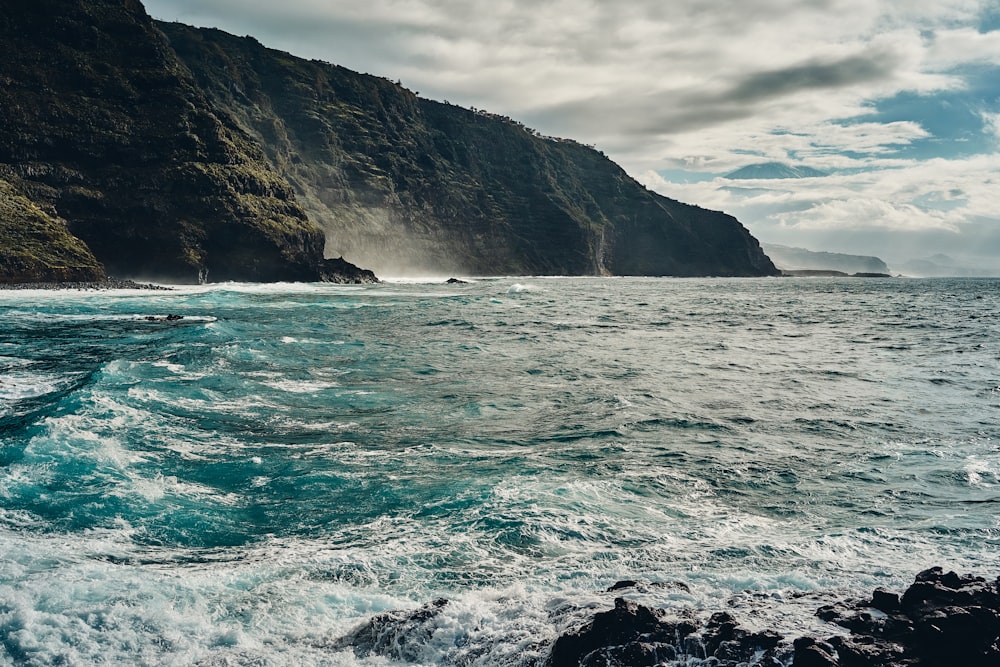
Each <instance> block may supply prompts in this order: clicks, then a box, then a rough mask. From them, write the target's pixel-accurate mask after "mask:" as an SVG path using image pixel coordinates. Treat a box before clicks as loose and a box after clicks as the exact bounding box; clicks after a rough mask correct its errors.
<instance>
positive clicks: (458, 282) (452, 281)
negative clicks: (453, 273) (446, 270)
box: [445, 278, 469, 285]
mask: <svg viewBox="0 0 1000 667" xmlns="http://www.w3.org/2000/svg"><path fill="white" fill-rule="evenodd" d="M445 283H446V284H448V285H468V284H469V281H468V280H461V279H460V278H448V280H446V281H445Z"/></svg>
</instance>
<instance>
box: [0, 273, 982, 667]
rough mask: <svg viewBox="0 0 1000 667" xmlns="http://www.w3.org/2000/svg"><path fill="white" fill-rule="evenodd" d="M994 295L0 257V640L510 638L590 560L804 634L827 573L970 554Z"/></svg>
mask: <svg viewBox="0 0 1000 667" xmlns="http://www.w3.org/2000/svg"><path fill="white" fill-rule="evenodd" d="M998 312H1000V281H996V280H975V279H962V280H947V279H936V280H916V279H849V278H844V279H838V278H822V279H808V278H806V279H797V278H786V279H774V278H771V279H650V278H516V279H514V278H503V279H480V280H475V281H473V282H470V283H469V284H444V283H443V282H440V281H439V282H434V283H431V282H425V283H418V282H387V283H383V284H379V285H371V286H336V285H306V284H276V285H251V284H218V285H210V286H198V287H180V288H176V289H174V290H172V291H155V292H154V291H138V290H136V291H129V290H120V291H119V290H112V291H0V664H3V665H97V664H112V665H119V664H120V665H357V664H361V665H389V664H426V665H533V664H539V663H540V662H541V661H543V660H544V659H545V657H546V655H547V650H548V647H549V645H550V644H551V642H552V640H553V639H554V638H555V637H556V636H557V635H559V633H561V632H563V631H565V630H566V629H568V628H572V627H575V625H578V624H579V623H580V622H582V620H581V619H584V618H585V617H586V614H587V613H589V612H592V611H594V610H600V609H607V608H610V607H611V605H612V600H613V598H614V597H616V596H619V595H622V593H621V592H614V593H609V592H607V591H608V588H609V587H610V586H611V585H612V584H614V583H615V582H616V581H619V580H623V579H634V580H639V581H642V582H646V583H647V584H648V585H645V586H642V587H638V588H635V589H632V590H631V592H629V593H628V594H627V595H626V597H630V599H635V600H637V601H642V602H644V603H648V604H652V605H656V606H657V607H660V608H664V609H667V610H668V611H671V612H675V613H677V614H687V615H693V616H705V615H708V614H711V613H712V612H715V611H729V612H730V613H732V614H733V615H734V616H735V617H736V618H737V619H739V620H740V621H741V622H742V623H744V624H745V625H747V626H750V627H754V626H759V627H770V628H776V629H778V630H779V631H787V632H790V633H797V634H804V633H810V632H816V633H820V634H821V635H823V633H826V635H828V634H829V633H831V632H833V630H832V629H831V628H829V627H825V625H826V624H824V623H823V622H822V621H821V620H819V619H818V618H816V616H815V614H814V612H815V610H816V608H817V606H819V604H822V603H823V600H826V599H829V598H830V596H850V595H856V596H863V595H865V594H866V593H867V594H870V592H871V590H872V589H873V588H875V587H876V586H884V587H887V588H890V589H897V590H898V589H901V588H902V587H905V585H906V584H908V583H909V582H911V581H912V580H913V576H914V575H915V573H916V572H918V571H920V570H923V569H925V568H927V567H930V566H932V565H941V566H942V567H944V568H945V569H946V570H947V569H953V570H957V571H960V572H972V573H975V574H981V575H983V576H987V577H991V578H992V577H995V576H996V575H997V574H1000V572H998V570H1000V567H998V566H1000V530H998V529H1000V520H998V515H1000V511H998V510H1000V441H998V423H1000V422H998V417H1000V320H998V316H997V314H998ZM168 314H173V315H179V316H181V319H171V320H167V319H166V318H165V316H166V315H168ZM439 598H445V599H447V600H448V601H449V602H448V604H447V605H445V606H443V607H442V608H441V611H440V613H439V614H438V615H437V616H436V617H435V619H434V621H433V623H432V624H431V626H430V629H429V630H426V629H425V631H424V632H423V633H422V634H421V633H417V634H416V635H413V636H408V637H406V638H405V640H404V639H400V640H399V641H396V642H395V643H392V642H390V643H391V644H392V646H390V647H388V648H387V649H386V650H384V651H381V652H379V653H377V654H372V655H369V654H367V653H364V652H360V651H357V650H355V649H352V648H351V647H349V646H345V645H344V644H343V643H342V642H340V638H341V637H343V636H344V635H346V634H348V633H350V632H351V631H352V630H353V629H355V628H357V627H358V626H360V625H361V624H363V623H365V622H366V621H367V620H368V619H370V618H371V617H373V616H374V615H377V614H380V613H382V612H387V611H391V610H413V609H417V608H419V607H421V606H422V605H425V604H427V603H430V602H432V601H433V600H435V599H439ZM823 636H825V635H823ZM684 664H697V661H694V662H690V661H689V662H686V663H684Z"/></svg>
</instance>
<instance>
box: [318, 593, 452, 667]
mask: <svg viewBox="0 0 1000 667" xmlns="http://www.w3.org/2000/svg"><path fill="white" fill-rule="evenodd" d="M447 604H448V601H447V600H445V599H444V598H439V599H437V600H434V601H433V602H430V603H428V604H425V605H424V606H422V607H420V608H419V609H417V610H414V611H390V612H386V613H384V614H379V615H377V616H375V617H373V618H372V619H371V620H369V621H368V622H367V623H365V624H364V625H362V626H361V627H359V628H357V629H356V630H354V631H353V632H351V633H350V634H349V635H346V636H344V637H342V638H341V639H339V640H338V641H337V642H335V643H334V646H333V648H337V649H345V648H351V649H353V650H354V653H355V655H357V656H358V657H368V656H372V655H379V656H383V657H386V658H390V659H393V660H405V661H410V662H419V661H420V659H421V655H422V653H423V650H424V647H425V646H426V645H427V643H428V641H430V639H431V637H432V636H433V634H434V631H435V630H436V629H437V624H436V621H437V618H438V616H439V615H440V614H441V611H442V610H443V609H444V607H445V606H446V605H447Z"/></svg>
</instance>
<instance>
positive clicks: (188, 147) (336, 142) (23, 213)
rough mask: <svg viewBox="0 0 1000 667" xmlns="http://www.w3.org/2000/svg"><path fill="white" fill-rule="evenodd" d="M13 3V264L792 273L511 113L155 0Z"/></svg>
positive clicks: (3, 248) (9, 194) (204, 272)
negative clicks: (199, 19)
mask: <svg viewBox="0 0 1000 667" xmlns="http://www.w3.org/2000/svg"><path fill="white" fill-rule="evenodd" d="M0 17H2V18H3V20H2V21H0V83H2V85H0V104H2V106H3V109H4V118H3V122H2V123H0V281H2V282H62V281H83V282H88V281H100V280H104V279H105V278H107V276H108V275H113V276H116V277H118V278H130V279H136V280H147V281H153V282H174V283H198V282H211V281H225V280H240V281H318V280H330V281H335V282H370V281H372V280H375V279H376V278H375V273H380V274H389V275H392V274H395V275H408V274H421V273H422V274H433V275H497V274H508V275H510V274H549V275H553V274H562V275H647V276H659V275H664V276H667V275H669V276H706V275H714V276H767V275H777V274H778V270H777V268H776V267H775V266H774V265H773V264H772V262H771V260H770V259H769V258H768V257H767V255H765V254H764V252H763V251H762V250H761V248H760V245H759V244H758V242H757V240H756V239H754V238H753V236H751V234H750V233H749V232H748V231H747V229H746V228H744V227H743V225H741V224H740V223H739V222H738V221H737V220H736V219H735V218H733V217H731V216H729V215H726V214H724V213H719V212H714V211H708V210H705V209H702V208H699V207H697V206H691V205H687V204H683V203H680V202H677V201H674V200H671V199H668V198H666V197H662V196H660V195H658V194H656V193H654V192H651V191H649V190H647V189H646V188H644V187H643V186H642V185H640V184H639V183H637V182H636V181H635V180H634V179H632V178H631V177H629V176H628V175H627V174H626V173H625V172H624V171H623V170H622V169H621V168H620V167H618V166H617V165H616V164H614V163H613V162H611V161H610V160H609V159H607V158H606V157H605V156H604V155H603V154H602V153H600V152H599V151H597V150H595V149H594V148H592V147H588V146H584V145H582V144H580V143H577V142H575V141H571V140H565V139H556V138H551V137H544V136H541V135H540V134H539V133H537V132H535V131H533V130H531V129H530V128H527V127H525V126H524V125H523V124H521V123H519V122H517V121H516V120H514V119H511V118H507V117H503V116H498V115H496V114H492V113H489V112H485V111H481V110H475V109H465V108H461V107H458V106H454V105H450V104H448V103H442V102H434V101H431V100H426V99H422V98H420V97H418V96H417V95H416V94H415V93H414V92H412V91H410V90H407V89H406V88H404V87H402V86H401V85H400V84H399V83H394V82H392V81H390V80H388V79H384V78H380V77H374V76H368V75H364V74H358V73H355V72H352V71H350V70H347V69H344V68H342V67H338V66H336V65H332V64H328V63H323V62H319V61H310V60H303V59H301V58H296V57H295V56H292V55H290V54H287V53H283V52H280V51H275V50H271V49H268V48H265V47H264V46H262V45H261V44H260V43H259V42H257V41H256V40H255V39H253V38H251V37H234V36H232V35H229V34H226V33H224V32H221V31H219V30H214V29H197V28H192V27H189V26H184V25H180V24H176V23H161V22H155V21H153V19H151V18H150V17H149V16H148V15H147V13H146V12H145V10H144V9H143V7H142V6H141V5H140V4H139V3H138V2H132V1H127V0H91V1H87V2H84V1H82V0H73V1H69V2H66V1H63V0H60V1H58V2H57V1H56V0H39V1H38V2H34V3H20V2H19V3H12V5H8V6H5V7H4V8H3V10H2V11H0ZM359 266H362V267H365V268H364V269H360V268H358V267H359ZM371 270H374V271H375V273H373V272H372V271H371Z"/></svg>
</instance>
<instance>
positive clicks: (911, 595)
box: [333, 567, 1000, 667]
mask: <svg viewBox="0 0 1000 667" xmlns="http://www.w3.org/2000/svg"><path fill="white" fill-rule="evenodd" d="M635 584H636V582H622V583H621V585H616V586H615V587H612V589H611V590H613V591H619V590H624V589H627V588H629V587H631V586H632V585H635ZM998 586H1000V580H995V581H987V580H986V579H983V578H981V577H975V576H971V575H958V574H955V573H954V572H948V573H945V572H943V570H942V569H941V568H938V567H935V568H931V569H929V570H926V571H924V572H921V573H920V574H919V575H917V577H916V581H915V582H914V583H913V585H911V586H910V587H909V588H908V589H907V590H906V591H905V592H904V593H903V594H902V595H899V594H897V593H893V592H890V591H886V590H884V589H876V590H875V592H874V593H873V594H872V597H871V598H870V599H865V600H843V601H841V602H838V603H836V604H833V605H826V606H824V607H822V608H820V609H819V610H818V611H817V616H819V617H820V618H821V619H823V620H825V621H827V622H830V623H834V624H836V625H838V626H840V627H841V628H846V629H847V630H849V631H850V634H849V635H845V634H844V633H843V631H840V632H838V633H837V634H831V635H830V636H827V637H822V636H802V637H798V638H794V639H793V638H791V637H783V636H782V635H780V634H779V633H777V632H775V631H773V630H763V631H760V630H758V631H752V630H749V629H747V628H744V627H742V626H741V625H740V624H739V622H738V620H737V619H736V618H735V617H734V616H733V615H732V614H730V613H728V612H719V613H715V614H712V615H711V616H710V617H709V618H708V619H707V620H704V618H700V619H699V618H698V616H697V615H696V614H694V613H693V612H692V613H691V614H689V615H685V614H680V615H678V614H676V613H673V614H672V615H671V614H670V613H668V612H666V611H664V610H661V609H654V608H651V607H648V606H645V605H641V604H637V603H635V602H631V601H629V600H626V599H625V598H622V597H619V598H616V599H615V602H614V608H613V609H610V610H607V611H601V612H597V613H594V614H593V616H592V617H591V619H590V620H589V621H587V622H585V623H583V624H582V625H580V626H578V627H576V628H574V629H570V630H567V631H565V632H564V633H563V634H561V635H560V636H559V637H558V638H557V639H556V640H555V641H554V642H552V644H551V645H550V646H548V647H545V646H544V645H542V646H540V647H534V646H532V647H531V648H532V650H531V651H530V655H525V656H522V658H523V659H522V660H521V662H520V663H519V664H525V665H538V666H539V667H542V666H544V667H578V666H580V667H642V666H649V667H653V666H656V665H685V666H694V665H698V666H701V665H706V666H709V665H710V666H711V667H757V666H761V667H782V666H788V665H791V666H792V667H953V666H954V667H996V666H997V665H1000V646H998V642H1000V590H998ZM447 604H448V603H447V601H446V600H436V601H434V602H433V603H431V604H429V605H425V606H424V607H421V608H420V609H417V610H415V611H411V612H390V613H386V614H380V615H378V616H376V617H374V618H372V619H371V620H370V621H369V622H368V623H366V624H364V625H362V626H361V627H359V628H358V629H356V630H355V631H354V632H352V633H351V634H349V635H347V636H345V637H343V638H341V639H340V640H338V641H337V642H335V643H334V644H333V647H334V648H338V649H344V648H350V649H353V651H354V652H355V653H356V654H357V655H358V656H359V657H367V656H372V655H379V656H383V657H387V658H391V659H394V660H402V661H411V662H412V661H420V660H422V659H426V658H427V657H428V655H427V654H425V652H424V651H425V647H427V646H428V645H429V644H430V643H432V641H433V637H434V635H435V633H436V632H438V631H439V630H441V629H442V628H446V627H447V626H448V624H447V623H442V622H440V621H439V618H440V615H441V614H442V612H443V611H444V610H445V609H446V607H447ZM536 648H538V649H539V650H535V649H536ZM478 659H479V660H480V662H482V664H488V663H489V656H488V655H483V654H480V655H479V656H478ZM462 660H463V659H457V661H456V663H455V664H459V663H462V664H464V663H463V662H462ZM449 664H450V663H449Z"/></svg>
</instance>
